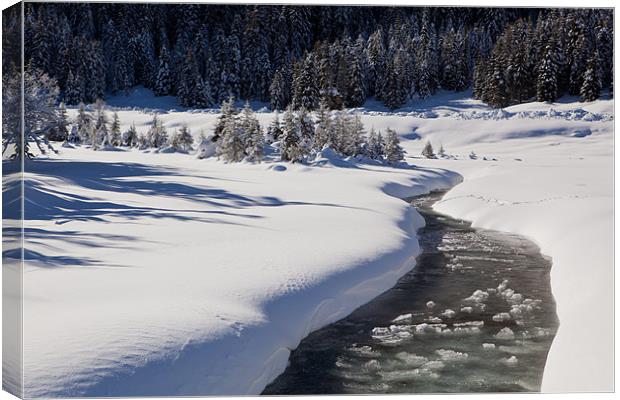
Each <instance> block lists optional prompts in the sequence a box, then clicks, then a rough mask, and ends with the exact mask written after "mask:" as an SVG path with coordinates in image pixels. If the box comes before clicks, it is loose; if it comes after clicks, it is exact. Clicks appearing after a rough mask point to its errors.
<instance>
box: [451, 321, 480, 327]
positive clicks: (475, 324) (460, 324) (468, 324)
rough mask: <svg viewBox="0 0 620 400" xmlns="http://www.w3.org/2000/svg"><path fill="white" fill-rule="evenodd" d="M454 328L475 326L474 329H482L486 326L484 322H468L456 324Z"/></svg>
mask: <svg viewBox="0 0 620 400" xmlns="http://www.w3.org/2000/svg"><path fill="white" fill-rule="evenodd" d="M454 326H458V327H467V326H473V327H478V328H482V327H483V326H484V321H467V322H460V323H457V324H454Z"/></svg>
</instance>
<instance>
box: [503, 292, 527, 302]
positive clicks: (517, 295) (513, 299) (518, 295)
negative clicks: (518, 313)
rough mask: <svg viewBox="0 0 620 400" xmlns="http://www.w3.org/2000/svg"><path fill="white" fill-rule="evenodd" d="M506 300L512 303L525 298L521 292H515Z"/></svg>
mask: <svg viewBox="0 0 620 400" xmlns="http://www.w3.org/2000/svg"><path fill="white" fill-rule="evenodd" d="M506 300H508V301H509V302H510V303H515V304H516V303H520V302H521V301H522V300H523V295H522V294H521V293H515V294H513V295H512V296H510V297H507V298H506Z"/></svg>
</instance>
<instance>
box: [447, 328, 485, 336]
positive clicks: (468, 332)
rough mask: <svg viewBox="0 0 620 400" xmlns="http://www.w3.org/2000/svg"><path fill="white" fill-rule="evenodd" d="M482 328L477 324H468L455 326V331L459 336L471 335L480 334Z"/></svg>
mask: <svg viewBox="0 0 620 400" xmlns="http://www.w3.org/2000/svg"><path fill="white" fill-rule="evenodd" d="M480 332H481V331H480V328H478V327H477V326H468V327H464V328H458V327H457V328H454V331H453V333H454V334H455V335H458V336H469V335H478V334H479V333H480Z"/></svg>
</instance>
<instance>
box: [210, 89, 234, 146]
mask: <svg viewBox="0 0 620 400" xmlns="http://www.w3.org/2000/svg"><path fill="white" fill-rule="evenodd" d="M238 112H239V111H238V110H237V108H236V107H235V98H234V97H232V96H231V97H229V98H228V100H224V101H223V102H222V108H221V109H220V116H219V117H218V120H217V123H216V124H215V129H214V131H213V141H214V142H217V141H218V140H219V139H220V136H221V134H222V131H223V130H224V127H225V126H226V125H227V124H228V122H229V121H230V120H234V119H235V116H236V115H237V113H238Z"/></svg>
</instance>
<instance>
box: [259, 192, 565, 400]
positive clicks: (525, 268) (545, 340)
mask: <svg viewBox="0 0 620 400" xmlns="http://www.w3.org/2000/svg"><path fill="white" fill-rule="evenodd" d="M442 196H443V193H441V192H435V193H431V194H429V195H425V196H421V197H418V198H415V199H413V200H412V201H411V204H412V205H413V206H414V207H416V209H417V210H418V211H419V212H420V214H422V216H423V217H424V218H425V220H426V227H425V228H422V229H421V230H420V231H419V232H418V236H419V240H420V245H421V247H422V254H421V255H420V256H419V257H418V259H417V265H416V267H415V268H414V269H413V270H412V271H411V272H409V273H408V274H407V275H405V276H404V277H403V278H401V279H400V280H399V282H398V283H397V284H396V286H394V287H393V288H392V289H390V290H388V291H387V292H385V293H383V294H382V295H380V296H379V297H377V298H375V299H374V300H372V301H371V302H369V303H367V304H366V305H364V306H362V307H360V308H358V309H357V310H355V311H354V312H353V313H352V314H351V315H349V316H348V317H346V318H344V319H342V320H340V321H338V322H335V323H333V324H331V325H329V326H327V327H325V328H323V329H320V330H318V331H316V332H314V333H312V334H311V335H309V336H308V337H307V338H306V339H304V340H303V341H302V342H301V344H300V345H299V347H298V348H297V349H296V350H295V351H293V352H292V354H291V356H290V359H289V365H288V367H287V369H286V371H285V372H284V373H283V374H282V375H280V376H279V377H278V378H277V379H276V380H275V381H274V382H272V383H271V384H270V385H269V386H268V387H267V388H266V389H265V390H264V392H263V394H269V395H275V394H328V393H334V394H336V393H339V394H343V393H348V394H363V393H437V392H523V391H526V392H535V391H539V390H540V385H541V381H542V376H543V370H544V366H545V361H546V358H547V353H548V351H549V348H550V346H551V342H552V341H553V337H554V336H555V332H556V330H557V327H558V319H557V315H556V310H555V302H554V300H553V296H552V293H551V287H550V283H549V271H550V268H551V263H550V261H549V260H548V259H546V258H544V257H543V256H542V255H541V254H540V252H539V249H538V247H537V246H536V245H534V244H533V243H532V242H530V241H528V240H525V239H524V238H522V237H519V236H516V235H511V234H506V233H500V232H495V231H489V230H482V229H473V228H471V227H470V224H469V223H467V222H465V221H460V220H456V219H452V218H448V217H446V216H444V215H441V214H438V213H435V212H434V211H433V210H432V209H431V207H432V204H433V203H435V202H436V201H438V200H439V199H441V197H442Z"/></svg>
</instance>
